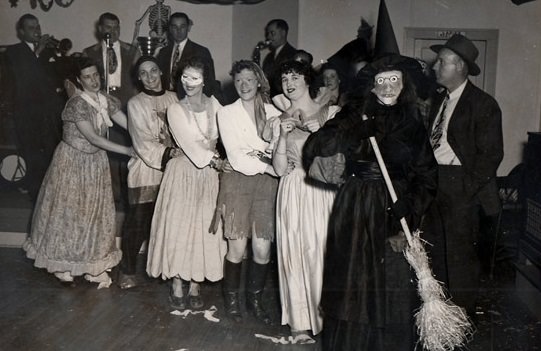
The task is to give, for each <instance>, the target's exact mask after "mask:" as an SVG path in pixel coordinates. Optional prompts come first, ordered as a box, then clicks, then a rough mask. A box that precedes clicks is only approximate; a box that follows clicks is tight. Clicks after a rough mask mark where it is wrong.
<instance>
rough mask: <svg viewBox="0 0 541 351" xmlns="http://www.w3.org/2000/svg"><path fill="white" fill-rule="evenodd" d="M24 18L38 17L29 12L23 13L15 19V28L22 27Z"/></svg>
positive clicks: (32, 18)
mask: <svg viewBox="0 0 541 351" xmlns="http://www.w3.org/2000/svg"><path fill="white" fill-rule="evenodd" d="M26 20H36V21H37V20H38V18H37V17H36V16H34V15H32V14H30V13H25V14H24V15H22V16H21V17H20V18H19V20H18V21H17V24H16V25H15V28H16V29H17V30H19V29H22V28H23V24H24V21H26Z"/></svg>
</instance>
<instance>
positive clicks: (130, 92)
mask: <svg viewBox="0 0 541 351" xmlns="http://www.w3.org/2000/svg"><path fill="white" fill-rule="evenodd" d="M97 29H98V36H99V39H100V42H99V43H97V44H95V45H93V46H90V47H88V48H86V49H84V50H83V55H85V56H88V57H90V58H91V59H92V60H94V62H96V64H97V67H98V71H99V72H100V75H101V77H102V87H103V89H104V90H105V86H106V85H105V84H106V82H108V84H109V93H110V94H111V95H113V96H115V97H117V98H118V99H119V100H120V102H121V104H122V110H123V111H126V106H127V103H128V100H129V99H130V98H131V97H132V96H134V95H135V94H137V89H136V87H135V82H134V75H133V74H132V69H133V66H134V65H135V62H136V61H137V60H138V59H139V57H140V56H141V54H140V53H139V49H138V48H136V47H135V46H133V45H130V44H128V43H125V42H123V41H120V40H119V37H120V20H119V19H118V17H117V16H116V15H115V14H112V13H109V12H106V13H103V14H102V15H101V16H100V17H99V19H98V27H97ZM107 38H108V39H109V47H107V40H106V39H107ZM105 61H106V62H107V63H108V67H107V70H105V68H106V67H105V64H104V62H105ZM106 71H107V73H108V74H107V76H106V75H105V73H106ZM109 139H110V140H112V141H114V142H116V143H119V144H122V145H130V144H131V142H130V137H129V135H128V133H127V132H126V131H125V130H123V129H122V128H120V127H118V126H117V125H116V124H115V126H113V127H112V128H111V129H110V131H109ZM108 155H109V165H110V166H111V180H112V183H113V194H114V197H115V204H116V207H117V209H124V208H125V207H124V206H126V205H127V191H128V190H127V189H128V186H127V177H128V168H127V162H128V159H129V158H128V157H126V156H123V155H120V154H115V153H112V152H110V153H108Z"/></svg>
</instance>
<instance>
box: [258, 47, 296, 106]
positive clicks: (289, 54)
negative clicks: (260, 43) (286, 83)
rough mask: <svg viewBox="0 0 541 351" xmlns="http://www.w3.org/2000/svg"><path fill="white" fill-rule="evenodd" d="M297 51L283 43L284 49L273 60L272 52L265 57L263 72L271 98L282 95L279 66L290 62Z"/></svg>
mask: <svg viewBox="0 0 541 351" xmlns="http://www.w3.org/2000/svg"><path fill="white" fill-rule="evenodd" d="M295 52H297V49H295V48H294V47H293V46H291V45H290V44H289V43H285V45H284V47H283V48H282V50H280V52H279V53H278V56H276V58H274V52H273V51H271V52H269V53H268V54H267V56H265V59H264V60H263V66H262V68H263V72H265V76H267V79H268V80H269V84H270V88H271V91H270V94H271V97H273V96H275V95H278V94H281V93H282V80H281V79H280V65H281V64H282V63H283V62H284V61H287V60H291V59H292V58H293V55H295Z"/></svg>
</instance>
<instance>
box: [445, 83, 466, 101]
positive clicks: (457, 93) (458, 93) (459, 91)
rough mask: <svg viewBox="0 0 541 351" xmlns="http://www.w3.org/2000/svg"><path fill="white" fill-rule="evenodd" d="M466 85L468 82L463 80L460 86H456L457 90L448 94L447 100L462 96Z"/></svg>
mask: <svg viewBox="0 0 541 351" xmlns="http://www.w3.org/2000/svg"><path fill="white" fill-rule="evenodd" d="M467 83H468V80H467V79H465V80H464V82H462V84H460V85H459V86H458V88H456V89H455V90H453V91H452V92H450V93H449V100H454V99H458V98H459V97H460V96H461V95H462V92H463V91H464V88H466V84H467Z"/></svg>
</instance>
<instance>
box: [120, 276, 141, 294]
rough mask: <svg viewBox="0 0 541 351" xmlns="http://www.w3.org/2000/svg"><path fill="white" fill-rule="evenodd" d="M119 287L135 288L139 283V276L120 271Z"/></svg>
mask: <svg viewBox="0 0 541 351" xmlns="http://www.w3.org/2000/svg"><path fill="white" fill-rule="evenodd" d="M117 284H118V287H119V288H120V289H122V290H126V289H131V288H135V287H136V286H137V285H138V284H137V277H136V276H135V274H124V273H122V272H119V273H118V282H117Z"/></svg>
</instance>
